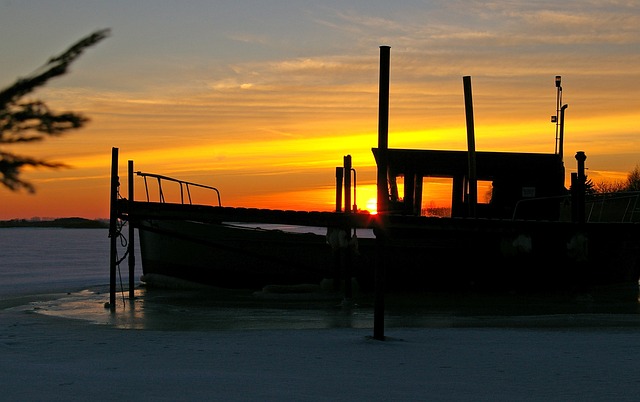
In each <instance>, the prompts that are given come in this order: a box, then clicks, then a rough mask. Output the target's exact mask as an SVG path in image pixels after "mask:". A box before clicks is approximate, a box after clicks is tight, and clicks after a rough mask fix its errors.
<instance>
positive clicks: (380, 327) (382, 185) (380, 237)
mask: <svg viewBox="0 0 640 402" xmlns="http://www.w3.org/2000/svg"><path fill="white" fill-rule="evenodd" d="M390 54H391V47H389V46H380V84H379V85H380V89H379V95H378V174H377V181H376V185H377V195H378V197H377V210H378V226H379V228H378V233H376V243H377V245H378V247H377V253H379V255H378V258H377V261H376V266H375V278H374V283H375V284H374V287H375V290H374V292H375V301H374V306H373V307H374V308H373V339H377V340H380V341H382V340H384V291H385V289H384V288H385V286H384V278H385V269H386V267H385V262H386V258H385V255H386V251H385V243H386V235H385V234H384V231H385V227H384V226H385V225H384V221H385V219H384V217H385V215H386V213H387V211H388V205H389V185H388V179H387V175H388V172H387V170H388V168H389V164H388V161H387V158H388V148H389V71H390Z"/></svg>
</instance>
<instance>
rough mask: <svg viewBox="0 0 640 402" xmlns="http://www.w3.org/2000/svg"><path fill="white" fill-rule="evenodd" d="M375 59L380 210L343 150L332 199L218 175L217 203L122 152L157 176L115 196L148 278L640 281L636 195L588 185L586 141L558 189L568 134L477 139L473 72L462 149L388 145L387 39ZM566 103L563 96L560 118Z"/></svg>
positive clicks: (340, 282) (399, 285) (450, 283)
mask: <svg viewBox="0 0 640 402" xmlns="http://www.w3.org/2000/svg"><path fill="white" fill-rule="evenodd" d="M380 70H381V77H380V121H379V132H378V146H377V147H373V148H372V153H373V156H374V158H375V160H376V165H377V172H378V173H377V174H378V176H377V180H378V181H377V183H378V186H377V187H378V213H377V214H370V213H368V212H367V211H360V210H352V208H351V194H352V190H353V193H354V198H355V186H356V185H357V184H356V183H355V175H354V179H353V183H352V180H351V172H352V171H353V170H354V169H352V166H351V163H352V162H351V158H350V156H349V157H345V160H344V165H343V166H341V167H338V168H336V210H335V211H326V212H325V211H295V210H273V209H259V208H239V207H227V206H222V204H221V202H220V192H219V191H218V189H216V188H213V187H209V188H208V189H209V190H212V191H215V192H216V193H217V202H214V203H209V204H194V203H192V201H191V196H190V188H193V187H194V186H200V187H207V186H202V185H199V184H196V183H190V182H186V181H182V180H179V179H175V178H170V177H166V176H162V175H158V174H152V173H145V172H141V171H138V172H135V174H134V172H133V168H132V162H131V161H130V169H129V194H133V177H134V176H141V177H143V178H144V180H145V187H147V179H148V178H152V179H154V180H155V179H157V183H158V186H160V188H159V191H158V193H159V194H160V199H159V200H157V201H150V199H149V192H148V189H147V199H146V200H145V201H136V200H133V199H132V198H133V197H130V198H131V199H128V200H127V199H124V198H121V199H117V200H115V201H113V198H112V205H115V207H113V206H112V208H113V211H115V215H114V216H115V217H116V218H117V219H119V220H123V221H127V222H129V223H130V225H131V227H133V228H135V229H137V230H138V233H139V243H140V254H141V258H142V270H143V275H142V278H141V279H142V281H143V282H145V283H149V284H151V283H164V284H166V283H167V279H168V278H169V279H173V280H175V281H180V282H184V283H192V284H200V285H206V286H212V287H218V288H228V289H264V288H265V287H268V286H291V287H294V288H295V287H296V286H306V285H313V286H320V284H322V283H327V281H328V283H330V284H331V285H330V286H331V287H332V289H333V290H336V289H338V288H340V287H341V286H344V285H349V286H344V287H346V288H348V289H351V287H352V286H353V284H354V283H357V288H358V289H359V290H362V291H364V292H367V291H373V290H374V289H380V287H379V286H382V288H383V289H384V290H385V291H400V292H402V291H440V290H452V291H491V292H495V291H507V292H513V291H547V290H551V291H575V290H583V289H588V288H592V287H602V286H618V285H621V286H628V287H631V288H635V289H637V287H638V280H639V278H640V259H639V257H640V226H639V225H640V209H639V208H640V204H638V202H637V201H638V199H639V195H638V194H636V193H619V194H616V195H615V196H613V195H602V194H600V195H593V196H590V195H588V194H587V189H586V187H587V186H586V175H585V160H586V154H585V153H584V152H582V151H577V152H576V154H575V159H576V164H577V167H576V173H572V174H571V187H570V189H567V188H565V184H564V181H565V166H564V155H563V154H564V152H563V147H562V138H561V137H562V135H561V136H560V147H559V150H558V149H557V150H556V152H554V153H521V152H493V151H476V150H475V145H474V139H473V130H472V109H470V107H469V105H471V101H470V97H469V96H468V95H467V94H469V95H470V87H469V86H468V85H469V81H468V80H467V77H465V101H466V102H465V103H466V107H467V127H468V143H469V149H467V150H465V151H454V150H423V149H392V148H389V147H388V146H387V144H388V139H387V137H388V133H387V128H386V125H387V116H388V48H385V47H381V68H380ZM559 105H560V104H559ZM565 108H566V105H565V106H563V107H562V108H560V107H559V108H558V110H559V111H562V114H561V116H560V120H561V123H562V124H563V120H564V109H565ZM469 116H471V119H470V117H469ZM470 123H471V124H470ZM469 128H471V129H469ZM469 133H470V134H469ZM561 133H562V126H561ZM116 164H117V158H116ZM432 177H437V178H440V179H443V178H444V179H446V180H448V181H449V182H450V183H451V185H450V188H451V194H450V199H451V208H450V210H449V211H446V212H447V213H446V214H445V216H436V215H435V214H432V213H430V211H429V210H428V208H427V209H425V208H424V207H423V202H422V200H423V198H425V194H424V191H425V189H424V180H425V179H426V178H432ZM163 181H164V182H166V181H169V182H173V183H177V184H178V185H179V186H180V192H181V195H182V196H181V201H180V202H179V203H177V202H175V203H170V202H165V201H164V199H163V197H162V194H163V192H162V187H161V186H162V184H161V183H162V182H163ZM118 182H119V181H118V180H117V178H116V180H112V183H118ZM481 184H482V185H484V186H488V188H489V189H490V191H489V195H490V196H489V197H487V199H486V200H482V197H478V193H479V190H478V188H479V186H480V185H481ZM114 191H115V192H117V189H116V190H113V189H112V194H113V193H114ZM184 194H187V195H188V197H187V198H188V199H187V200H185V197H184ZM343 194H344V202H343V200H342V198H343ZM478 198H481V200H480V201H479V200H478ZM440 215H442V214H440Z"/></svg>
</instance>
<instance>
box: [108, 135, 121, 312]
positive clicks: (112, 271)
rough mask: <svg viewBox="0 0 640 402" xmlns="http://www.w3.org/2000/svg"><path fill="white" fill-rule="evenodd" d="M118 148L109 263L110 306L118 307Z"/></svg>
mask: <svg viewBox="0 0 640 402" xmlns="http://www.w3.org/2000/svg"><path fill="white" fill-rule="evenodd" d="M118 185H119V178H118V148H115V147H114V148H112V149H111V198H110V201H111V205H110V212H109V237H110V240H111V255H110V263H109V308H110V309H111V310H112V311H113V310H115V308H116V265H117V263H118V254H117V247H118V244H117V237H118V236H117V230H118V228H117V225H118V207H117V202H118Z"/></svg>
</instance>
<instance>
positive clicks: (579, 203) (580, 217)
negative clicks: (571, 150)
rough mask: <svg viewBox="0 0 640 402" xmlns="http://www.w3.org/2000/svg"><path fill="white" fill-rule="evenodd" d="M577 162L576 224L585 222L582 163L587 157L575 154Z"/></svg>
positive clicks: (583, 167)
mask: <svg viewBox="0 0 640 402" xmlns="http://www.w3.org/2000/svg"><path fill="white" fill-rule="evenodd" d="M575 158H576V160H577V161H578V172H577V177H576V195H577V197H576V198H575V201H576V212H577V214H576V221H577V222H578V223H584V222H585V220H586V215H585V190H586V182H587V175H586V174H585V173H584V169H585V166H584V162H585V161H586V160H587V155H585V153H584V152H583V151H578V152H576V156H575Z"/></svg>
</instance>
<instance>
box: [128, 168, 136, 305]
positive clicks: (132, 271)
mask: <svg viewBox="0 0 640 402" xmlns="http://www.w3.org/2000/svg"><path fill="white" fill-rule="evenodd" d="M127 175H128V176H127V178H128V179H129V189H128V194H129V202H133V161H129V165H128V172H127ZM129 211H131V209H129ZM130 217H131V215H129V218H130ZM135 242H136V238H135V230H134V228H133V223H132V222H131V219H129V243H128V248H127V252H128V254H129V299H132V300H133V299H134V298H135V291H134V289H135V271H136V256H135Z"/></svg>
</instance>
